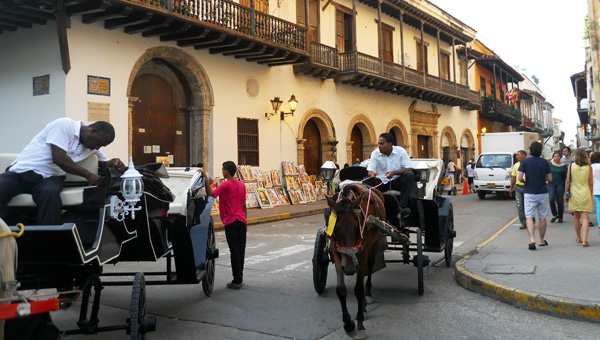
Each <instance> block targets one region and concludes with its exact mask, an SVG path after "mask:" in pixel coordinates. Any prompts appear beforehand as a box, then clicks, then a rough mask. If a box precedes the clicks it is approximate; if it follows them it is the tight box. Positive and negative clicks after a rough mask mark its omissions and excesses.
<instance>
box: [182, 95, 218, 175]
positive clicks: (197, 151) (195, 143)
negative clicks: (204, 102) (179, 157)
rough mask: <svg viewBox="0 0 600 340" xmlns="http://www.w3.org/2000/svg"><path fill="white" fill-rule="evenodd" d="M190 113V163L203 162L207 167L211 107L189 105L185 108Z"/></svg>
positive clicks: (206, 167)
mask: <svg viewBox="0 0 600 340" xmlns="http://www.w3.org/2000/svg"><path fill="white" fill-rule="evenodd" d="M187 110H188V112H189V114H190V123H191V129H192V133H191V144H192V145H191V157H190V158H191V159H190V161H191V163H192V164H194V163H198V162H202V163H204V168H205V169H208V167H209V163H208V145H209V141H210V132H209V129H208V127H209V124H210V112H211V111H212V108H206V107H201V106H190V107H188V108H187Z"/></svg>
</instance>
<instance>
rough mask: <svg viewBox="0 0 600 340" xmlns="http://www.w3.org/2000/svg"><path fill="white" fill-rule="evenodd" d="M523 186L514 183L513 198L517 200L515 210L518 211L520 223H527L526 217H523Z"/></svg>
mask: <svg viewBox="0 0 600 340" xmlns="http://www.w3.org/2000/svg"><path fill="white" fill-rule="evenodd" d="M524 195H525V187H523V186H520V185H515V199H516V200H517V210H518V211H519V221H520V222H521V224H522V225H527V218H525V202H524V197H525V196H524Z"/></svg>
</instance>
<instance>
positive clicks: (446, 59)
mask: <svg viewBox="0 0 600 340" xmlns="http://www.w3.org/2000/svg"><path fill="white" fill-rule="evenodd" d="M440 57H441V60H440V78H442V79H446V80H450V56H449V55H447V54H444V53H441V55H440Z"/></svg>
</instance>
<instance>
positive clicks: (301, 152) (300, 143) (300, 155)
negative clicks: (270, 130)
mask: <svg viewBox="0 0 600 340" xmlns="http://www.w3.org/2000/svg"><path fill="white" fill-rule="evenodd" d="M296 143H297V144H298V164H297V165H300V164H304V143H306V138H297V139H296ZM282 161H283V159H282Z"/></svg>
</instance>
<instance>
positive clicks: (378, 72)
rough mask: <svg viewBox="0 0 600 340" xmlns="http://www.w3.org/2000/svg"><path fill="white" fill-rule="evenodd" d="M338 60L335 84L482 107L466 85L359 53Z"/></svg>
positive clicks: (466, 106) (477, 107) (475, 95)
mask: <svg viewBox="0 0 600 340" xmlns="http://www.w3.org/2000/svg"><path fill="white" fill-rule="evenodd" d="M311 56H312V55H311ZM339 56H340V60H339V65H340V72H339V74H338V75H337V76H336V77H335V80H336V82H341V83H344V84H350V85H355V86H360V87H366V88H370V89H375V90H379V91H385V92H390V93H394V94H398V95H404V96H409V97H414V98H419V99H421V100H425V101H429V102H434V103H438V104H443V105H449V106H461V107H462V108H464V109H467V110H477V109H479V108H480V106H481V99H480V96H479V93H478V92H475V91H471V90H469V88H468V87H466V86H464V85H460V84H458V83H455V82H451V81H448V80H445V79H442V78H439V77H436V76H433V75H430V74H425V73H423V72H421V71H417V70H414V69H411V68H408V67H404V66H402V65H399V64H395V63H392V62H389V61H385V60H383V59H380V58H377V57H373V56H370V55H367V54H364V53H360V52H347V53H340V55H339ZM313 58H314V57H313ZM309 63H312V59H311V61H309Z"/></svg>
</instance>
